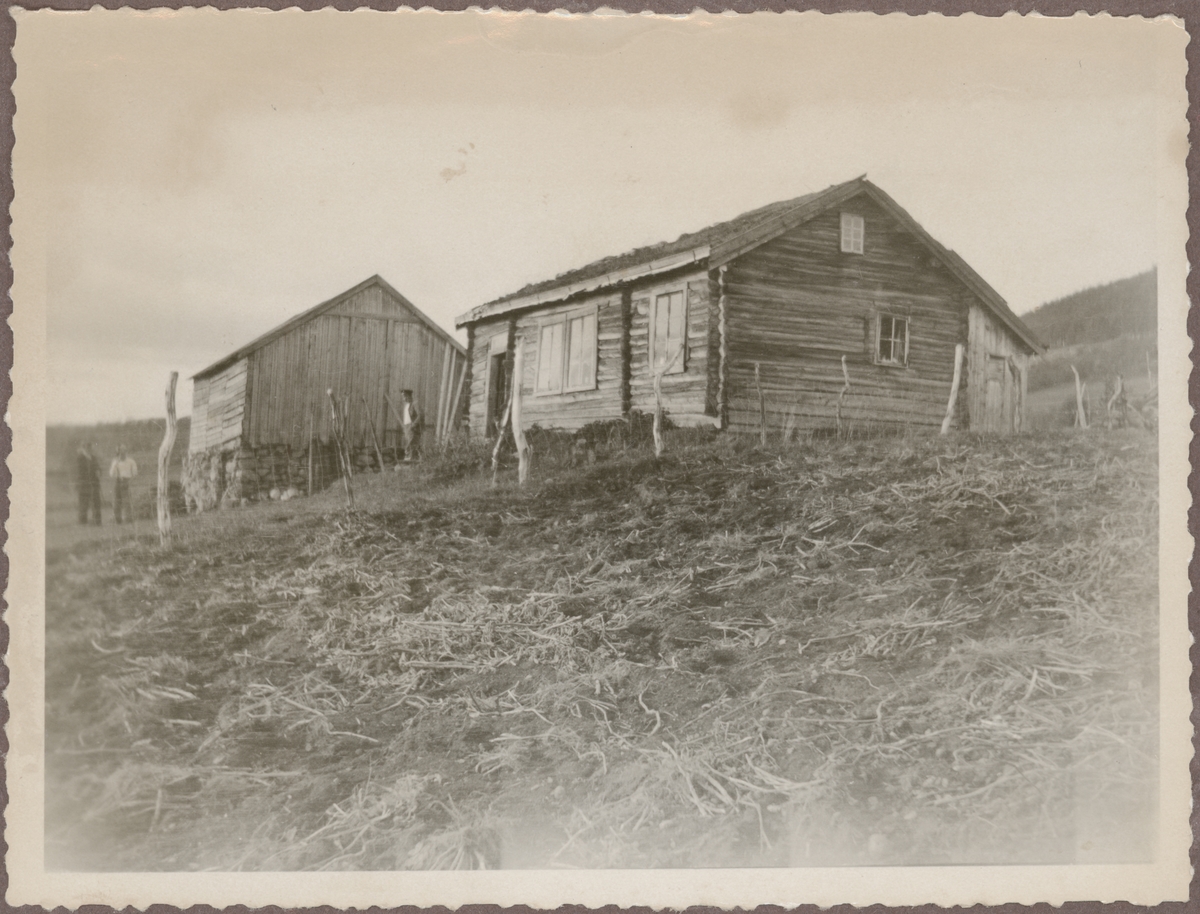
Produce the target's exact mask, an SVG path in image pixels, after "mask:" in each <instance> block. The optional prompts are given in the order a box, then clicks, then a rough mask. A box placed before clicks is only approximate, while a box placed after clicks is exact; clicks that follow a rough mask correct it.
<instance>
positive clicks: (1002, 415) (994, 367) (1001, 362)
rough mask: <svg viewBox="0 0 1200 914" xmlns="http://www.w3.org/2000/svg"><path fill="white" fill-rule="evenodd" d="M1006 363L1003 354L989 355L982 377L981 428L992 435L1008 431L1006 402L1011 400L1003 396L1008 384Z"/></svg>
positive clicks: (1009, 423) (1009, 424) (1009, 397)
mask: <svg viewBox="0 0 1200 914" xmlns="http://www.w3.org/2000/svg"><path fill="white" fill-rule="evenodd" d="M1007 380H1008V363H1007V360H1006V359H1005V358H1004V357H1003V356H998V355H989V356H988V360H987V369H986V375H985V379H984V383H985V385H986V388H985V392H986V397H985V399H984V411H983V430H984V431H985V432H988V433H989V434H993V435H1003V434H1005V433H1007V432H1008V431H1010V430H1011V429H1010V426H1011V422H1009V421H1007V420H1008V415H1007V413H1008V412H1009V410H1008V409H1006V404H1007V403H1009V402H1011V396H1005V394H1006V392H1007V391H1006V388H1007V387H1008V384H1007V383H1006V382H1007Z"/></svg>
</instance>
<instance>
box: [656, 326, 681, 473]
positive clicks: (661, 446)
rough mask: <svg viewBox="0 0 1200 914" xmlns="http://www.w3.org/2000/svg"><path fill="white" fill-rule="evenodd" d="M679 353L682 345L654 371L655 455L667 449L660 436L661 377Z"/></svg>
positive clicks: (661, 414)
mask: <svg viewBox="0 0 1200 914" xmlns="http://www.w3.org/2000/svg"><path fill="white" fill-rule="evenodd" d="M681 355H683V347H682V346H681V347H680V348H679V349H678V350H676V352H675V356H674V358H672V359H671V361H669V362H667V364H666V365H664V366H663V367H662V368H661V369H659V370H658V371H656V372H655V373H654V425H653V432H654V456H655V457H661V456H662V455H663V451H665V450H666V449H667V446H666V443H665V442H664V441H663V436H662V420H663V405H662V379H663V375H665V374H666V373H667V372H668V371H670V370H671V366H672V365H674V364H675V363H676V362H677V361H678V360H679V357H680V356H681Z"/></svg>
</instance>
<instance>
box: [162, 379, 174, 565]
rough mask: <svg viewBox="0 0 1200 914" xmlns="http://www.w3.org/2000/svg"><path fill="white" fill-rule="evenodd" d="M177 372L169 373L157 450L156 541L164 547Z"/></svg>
mask: <svg viewBox="0 0 1200 914" xmlns="http://www.w3.org/2000/svg"><path fill="white" fill-rule="evenodd" d="M178 381H179V372H178V371H172V372H171V380H170V381H169V382H167V431H166V434H165V435H164V436H163V440H162V444H161V445H159V448H158V539H159V542H160V543H162V545H164V546H165V545H166V544H167V543H168V542H169V541H170V539H171V490H170V479H169V473H168V471H169V470H170V467H171V451H173V450H174V449H175V385H176V383H178Z"/></svg>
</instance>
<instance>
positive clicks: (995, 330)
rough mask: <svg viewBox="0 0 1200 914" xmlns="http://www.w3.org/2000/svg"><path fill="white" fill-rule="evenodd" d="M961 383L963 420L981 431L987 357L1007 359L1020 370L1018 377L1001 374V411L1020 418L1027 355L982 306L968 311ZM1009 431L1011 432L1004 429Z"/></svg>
mask: <svg viewBox="0 0 1200 914" xmlns="http://www.w3.org/2000/svg"><path fill="white" fill-rule="evenodd" d="M968 321H969V328H970V329H969V333H968V338H967V352H966V356H967V359H966V365H965V373H964V381H965V384H966V403H967V417H968V419H969V422H970V428H971V429H972V430H975V431H985V430H987V427H988V422H987V367H988V360H989V358H990V357H991V356H1001V357H1003V358H1004V359H1005V360H1007V359H1009V358H1011V359H1012V360H1013V361H1014V362H1015V363H1016V365H1017V368H1018V369H1019V371H1020V377H1019V378H1015V379H1012V378H1009V376H1008V374H1007V372H1006V373H1005V375H1004V377H1005V384H1004V391H1003V395H1004V401H1005V405H1004V412H1005V413H1006V414H1007V415H1008V416H1012V415H1014V413H1016V414H1019V415H1021V416H1024V411H1025V403H1026V400H1025V393H1026V391H1025V386H1026V379H1027V377H1028V372H1029V352H1028V349H1027V348H1026V347H1025V346H1024V344H1023V343H1020V342H1019V341H1018V340H1017V339H1016V337H1014V336H1013V335H1012V333H1011V332H1010V331H1009V330H1008V328H1006V327H1005V326H1004V325H1003V324H1002V323H1000V321H999V320H998V319H997V318H995V317H994V316H992V314H991V313H990V312H989V311H988V310H987V309H985V308H984V307H983V306H982V305H980V304H978V303H976V302H972V303H971V305H970V312H969V317H968ZM1007 430H1008V431H1013V430H1014V429H1011V428H1010V429H1007Z"/></svg>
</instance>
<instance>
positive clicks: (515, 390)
mask: <svg viewBox="0 0 1200 914" xmlns="http://www.w3.org/2000/svg"><path fill="white" fill-rule="evenodd" d="M524 362H525V346H524V340H520V339H518V340H517V351H516V352H515V353H514V354H513V377H512V415H511V419H510V421H511V422H512V433H513V443H514V444H515V445H516V446H517V484H518V485H522V486H523V485H525V480H527V479H528V478H529V442H528V441H527V440H526V439H525V429H523V428H522V427H521V377H522V373H523V370H524Z"/></svg>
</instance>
